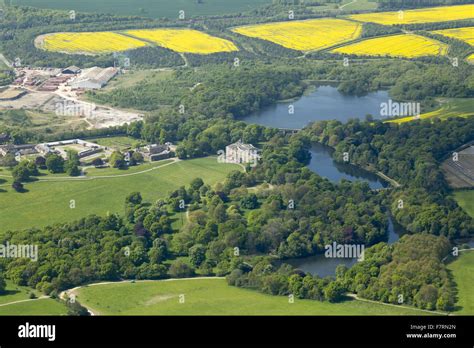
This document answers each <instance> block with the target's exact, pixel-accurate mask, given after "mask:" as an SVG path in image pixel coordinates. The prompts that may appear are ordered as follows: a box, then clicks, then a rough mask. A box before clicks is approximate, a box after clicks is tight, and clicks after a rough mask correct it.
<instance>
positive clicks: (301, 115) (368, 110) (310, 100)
mask: <svg viewBox="0 0 474 348" xmlns="http://www.w3.org/2000/svg"><path fill="white" fill-rule="evenodd" d="M388 99H389V96H388V92H387V91H378V92H374V93H369V94H368V95H366V96H362V97H359V96H346V95H343V94H341V93H340V92H339V91H338V90H337V88H336V87H333V86H320V87H318V88H317V89H316V90H315V91H314V92H311V93H309V94H306V95H303V96H302V97H301V98H299V99H298V100H296V101H290V102H281V103H278V104H276V105H272V106H269V107H267V108H264V109H262V110H260V111H258V112H255V113H253V114H251V115H249V116H247V117H245V121H246V122H248V123H255V124H260V125H263V126H268V127H275V128H290V129H301V128H303V127H305V126H306V125H308V124H309V123H311V122H314V121H323V120H338V121H341V122H347V121H348V120H349V119H351V118H358V119H365V116H366V115H369V114H370V115H372V116H373V117H374V118H375V119H380V118H381V117H380V108H381V104H382V103H387V101H388ZM290 106H293V108H294V113H292V114H291V113H290V112H289V107H290Z"/></svg>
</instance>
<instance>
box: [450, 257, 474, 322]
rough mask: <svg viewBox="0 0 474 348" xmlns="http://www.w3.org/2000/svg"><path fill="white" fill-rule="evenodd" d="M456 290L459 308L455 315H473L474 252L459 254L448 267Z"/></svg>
mask: <svg viewBox="0 0 474 348" xmlns="http://www.w3.org/2000/svg"><path fill="white" fill-rule="evenodd" d="M448 268H449V269H450V270H451V271H452V272H453V276H454V281H455V282H456V284H457V288H458V298H459V300H458V303H457V305H458V306H459V307H460V309H459V311H457V312H455V313H456V314H462V315H474V251H464V252H462V253H460V256H459V257H458V259H457V260H456V261H454V262H452V263H450V264H449V265H448Z"/></svg>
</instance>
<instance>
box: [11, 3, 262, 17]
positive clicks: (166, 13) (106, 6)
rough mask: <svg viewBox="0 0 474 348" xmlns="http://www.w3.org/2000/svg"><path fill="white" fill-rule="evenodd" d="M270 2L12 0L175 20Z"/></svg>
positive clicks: (33, 4)
mask: <svg viewBox="0 0 474 348" xmlns="http://www.w3.org/2000/svg"><path fill="white" fill-rule="evenodd" d="M268 3H271V0H232V1H230V0H206V1H204V2H203V3H202V4H198V3H197V1H196V0H174V1H169V0H100V1H97V0H81V1H73V2H71V1H66V0H12V4H14V5H25V6H33V7H39V8H50V9H60V10H75V11H78V12H95V13H112V14H118V15H125V16H143V17H152V18H162V17H167V18H173V19H174V18H178V14H179V11H181V10H183V11H185V15H186V17H197V16H210V15H222V14H229V13H238V12H242V11H247V10H250V9H254V8H257V7H259V6H261V5H264V4H268Z"/></svg>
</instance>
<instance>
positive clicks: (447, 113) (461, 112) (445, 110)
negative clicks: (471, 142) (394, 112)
mask: <svg viewBox="0 0 474 348" xmlns="http://www.w3.org/2000/svg"><path fill="white" fill-rule="evenodd" d="M439 101H440V104H441V107H440V108H439V109H437V110H434V111H431V112H427V113H424V114H421V115H420V116H419V118H418V119H427V118H434V117H436V118H440V119H446V118H448V117H471V116H474V98H440V99H439ZM415 119H416V118H415V117H413V116H409V117H401V118H397V119H394V120H390V121H387V122H393V123H398V124H400V123H405V122H410V121H414V120H415Z"/></svg>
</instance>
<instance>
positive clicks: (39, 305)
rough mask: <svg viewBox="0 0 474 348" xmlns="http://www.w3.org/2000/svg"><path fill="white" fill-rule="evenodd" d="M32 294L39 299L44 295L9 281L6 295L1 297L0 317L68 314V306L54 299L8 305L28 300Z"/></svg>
mask: <svg viewBox="0 0 474 348" xmlns="http://www.w3.org/2000/svg"><path fill="white" fill-rule="evenodd" d="M32 292H33V293H35V295H36V296H37V297H39V296H41V295H42V294H41V293H39V292H37V291H35V290H33V289H30V288H28V287H24V286H18V285H15V284H13V283H12V282H10V281H7V287H6V294H4V295H0V315H65V314H66V313H67V309H66V306H64V305H63V304H62V303H60V302H58V301H55V300H53V299H36V300H33V301H28V302H20V303H13V304H8V303H10V302H16V301H23V300H28V299H29V294H30V293H32ZM6 304H8V305H6Z"/></svg>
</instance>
